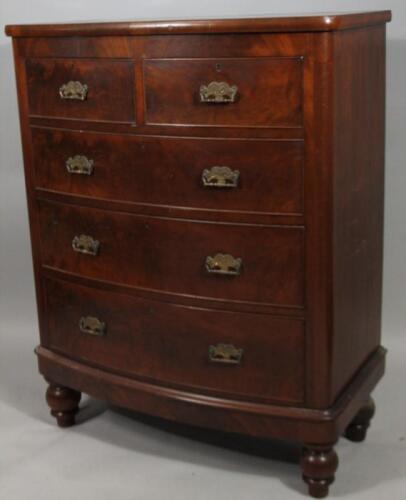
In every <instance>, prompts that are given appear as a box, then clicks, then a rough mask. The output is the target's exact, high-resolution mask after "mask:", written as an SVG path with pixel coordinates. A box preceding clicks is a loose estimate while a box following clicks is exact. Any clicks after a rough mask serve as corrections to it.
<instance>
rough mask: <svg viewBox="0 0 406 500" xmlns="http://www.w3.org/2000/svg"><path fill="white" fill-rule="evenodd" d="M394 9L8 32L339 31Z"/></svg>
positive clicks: (383, 17) (383, 18)
mask: <svg viewBox="0 0 406 500" xmlns="http://www.w3.org/2000/svg"><path fill="white" fill-rule="evenodd" d="M391 17H392V15H391V11H389V10H384V11H379V12H348V13H331V14H320V15H317V14H316V15H311V14H307V15H303V16H289V17H286V16H279V17H278V16H274V17H263V18H261V17H257V18H252V19H249V18H248V19H247V18H244V19H232V18H230V19H201V20H179V21H176V20H166V21H159V20H157V21H132V22H114V23H75V24H31V25H23V24H19V25H10V26H6V34H7V35H9V36H14V37H19V36H21V37H23V36H34V37H37V36H78V35H84V36H100V35H150V34H155V33H162V34H165V35H169V34H170V35H171V34H175V33H236V32H237V33H251V32H253V33H262V32H265V33H266V32H283V33H286V32H290V31H293V32H300V31H336V30H345V29H353V28H361V27H367V26H371V25H374V24H383V23H387V22H389V21H390V20H391Z"/></svg>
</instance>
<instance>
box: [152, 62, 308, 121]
mask: <svg viewBox="0 0 406 500" xmlns="http://www.w3.org/2000/svg"><path fill="white" fill-rule="evenodd" d="M144 84H145V99H146V110H145V114H146V122H147V123H149V124H160V125H163V124H166V125H202V126H225V127H301V126H302V93H303V85H302V59H301V58H299V57H298V58H288V57H277V58H252V59H251V58H241V59H230V58H228V59H150V60H146V61H145V62H144Z"/></svg>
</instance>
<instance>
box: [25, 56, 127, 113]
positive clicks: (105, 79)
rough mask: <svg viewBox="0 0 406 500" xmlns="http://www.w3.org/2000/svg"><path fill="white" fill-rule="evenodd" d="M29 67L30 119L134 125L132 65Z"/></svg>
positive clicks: (60, 62) (43, 62)
mask: <svg viewBox="0 0 406 500" xmlns="http://www.w3.org/2000/svg"><path fill="white" fill-rule="evenodd" d="M26 64H27V66H26V68H27V79H28V96H29V113H30V115H35V116H46V117H54V118H72V119H83V120H101V121H112V122H133V121H134V97H133V94H134V68H133V63H132V62H127V61H101V60H97V61H95V60H77V59H29V60H28V61H27V63H26Z"/></svg>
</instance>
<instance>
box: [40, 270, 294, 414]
mask: <svg viewBox="0 0 406 500" xmlns="http://www.w3.org/2000/svg"><path fill="white" fill-rule="evenodd" d="M45 290H46V292H45V293H46V300H47V305H48V337H47V340H46V342H45V345H47V346H48V347H49V348H50V349H52V350H54V351H58V352H61V353H62V354H65V355H67V356H69V357H70V358H73V359H77V360H79V361H82V362H84V363H90V364H91V365H96V366H99V367H102V368H103V367H104V368H107V369H110V370H114V371H115V372H117V373H122V374H127V375H129V376H136V377H137V378H142V379H145V380H149V381H153V382H155V383H159V384H163V385H165V386H172V387H183V388H188V389H189V390H192V391H199V392H201V391H203V392H208V391H209V392H210V393H211V394H217V395H219V396H221V395H226V394H228V395H234V397H240V398H241V397H243V398H254V399H261V400H264V401H266V400H268V401H269V400H273V401H282V402H286V403H289V404H293V403H296V404H299V403H302V402H303V397H304V392H303V373H304V349H303V341H304V336H303V322H302V321H301V320H290V319H282V318H273V317H271V316H265V315H254V314H241V313H235V312H234V313H232V312H225V311H214V310H210V309H200V308H199V309H198V308H189V307H182V306H176V305H173V304H162V303H160V302H155V301H147V300H143V299H137V298H135V297H129V296H127V295H123V294H112V293H111V292H105V291H99V290H96V289H92V288H88V287H83V286H77V285H72V284H69V283H64V282H61V281H49V280H47V281H46V283H45ZM86 316H92V317H97V318H98V319H99V320H100V321H103V322H104V323H105V325H106V331H105V335H104V336H102V337H97V336H93V335H90V334H86V333H83V332H82V331H81V330H80V329H79V320H80V318H81V317H86ZM219 343H223V344H231V345H233V346H234V347H236V348H238V349H240V348H241V349H243V350H244V352H243V357H242V360H241V363H240V364H235V365H226V364H221V363H215V362H210V361H209V356H208V351H209V347H210V345H214V346H216V345H218V344H219Z"/></svg>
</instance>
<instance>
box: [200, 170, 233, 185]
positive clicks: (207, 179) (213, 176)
mask: <svg viewBox="0 0 406 500" xmlns="http://www.w3.org/2000/svg"><path fill="white" fill-rule="evenodd" d="M239 178H240V171H239V170H232V169H231V168H229V167H211V168H205V169H204V170H203V172H202V182H203V186H205V187H216V188H236V187H237V186H238V180H239Z"/></svg>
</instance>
